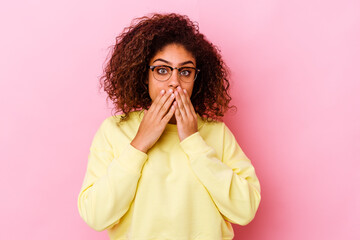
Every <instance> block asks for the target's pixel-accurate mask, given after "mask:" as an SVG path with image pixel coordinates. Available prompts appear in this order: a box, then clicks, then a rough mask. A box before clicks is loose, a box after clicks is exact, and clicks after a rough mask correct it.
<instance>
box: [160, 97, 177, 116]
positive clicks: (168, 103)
mask: <svg viewBox="0 0 360 240" xmlns="http://www.w3.org/2000/svg"><path fill="white" fill-rule="evenodd" d="M174 100H175V95H174V93H172V94H171V95H170V97H169V98H168V99H167V100H166V102H165V103H164V105H163V107H162V108H161V109H162V111H163V113H164V114H162V113H160V116H161V117H165V116H166V114H167V113H168V112H169V111H170V109H169V108H170V107H171V106H172V104H173V102H174Z"/></svg>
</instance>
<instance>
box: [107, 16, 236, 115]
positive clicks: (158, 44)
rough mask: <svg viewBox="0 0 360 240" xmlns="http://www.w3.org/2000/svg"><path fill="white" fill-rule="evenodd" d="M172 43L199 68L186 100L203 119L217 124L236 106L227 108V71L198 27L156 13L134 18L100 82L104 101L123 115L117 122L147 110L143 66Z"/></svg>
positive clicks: (119, 38)
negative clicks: (139, 111)
mask: <svg viewBox="0 0 360 240" xmlns="http://www.w3.org/2000/svg"><path fill="white" fill-rule="evenodd" d="M173 43H175V44H180V45H182V46H183V47H184V48H185V49H186V50H187V51H189V52H190V53H192V55H193V56H194V58H195V60H196V66H197V68H199V69H201V71H200V72H199V75H198V76H197V79H196V80H195V82H194V87H193V94H192V95H191V98H190V99H191V102H192V104H193V106H194V109H195V111H196V112H197V113H198V114H199V116H200V117H201V119H203V120H205V121H209V122H211V121H213V120H220V119H221V117H223V116H224V113H225V112H226V111H227V110H228V109H229V108H233V107H235V106H230V107H229V102H230V101H231V97H230V95H229V93H228V90H229V87H230V84H229V80H228V78H229V69H228V67H227V66H226V64H225V63H224V61H223V60H222V57H221V55H220V50H219V49H218V48H217V47H216V46H215V45H213V44H212V43H211V42H209V41H208V40H207V39H206V37H205V36H204V35H203V34H201V33H199V27H198V23H197V22H192V21H191V20H190V19H189V18H188V16H186V15H180V14H176V13H170V14H159V13H155V14H152V16H150V17H148V16H144V17H140V18H135V19H134V20H133V21H132V22H131V24H130V26H129V27H126V28H125V29H124V30H123V32H122V33H121V34H120V35H119V36H117V37H116V44H115V45H114V46H113V48H112V51H111V53H110V55H111V57H110V59H109V60H108V62H107V63H106V67H105V68H104V74H103V75H102V76H101V78H100V88H103V87H104V91H106V92H107V94H108V97H107V100H109V99H110V100H111V101H112V102H113V104H114V108H113V110H116V112H115V114H116V113H118V112H122V113H123V115H122V116H121V119H120V122H121V121H122V120H126V119H127V118H128V115H129V113H130V112H132V111H135V110H140V109H148V108H149V107H150V105H151V103H152V101H151V98H150V95H149V89H148V86H147V84H146V82H147V78H148V71H149V70H148V68H147V65H148V63H149V61H150V59H151V58H152V57H154V56H155V55H156V53H158V51H160V50H162V49H163V48H164V47H165V46H167V45H168V44H173ZM235 109H236V107H235Z"/></svg>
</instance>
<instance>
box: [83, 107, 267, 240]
mask: <svg viewBox="0 0 360 240" xmlns="http://www.w3.org/2000/svg"><path fill="white" fill-rule="evenodd" d="M118 116H120V115H117V116H111V117H108V118H107V119H105V120H104V121H103V123H102V124H101V126H100V128H99V129H98V131H97V132H96V134H95V137H94V139H93V141H92V144H91V147H90V153H89V156H88V165H87V171H86V175H85V179H84V182H83V185H82V188H81V191H80V194H79V196H78V209H79V212H80V215H81V217H82V218H83V219H84V221H85V222H86V223H87V224H88V225H89V226H90V227H92V228H93V229H95V230H97V231H102V230H104V229H107V231H108V234H109V237H110V239H112V240H115V239H116V240H120V239H132V240H155V239H156V240H163V239H164V240H165V239H172V240H191V239H197V240H214V239H233V237H234V232H233V229H232V226H231V224H230V222H231V223H235V224H239V225H246V224H248V223H249V222H250V221H251V220H252V219H253V218H254V216H255V213H256V211H257V209H258V206H259V203H260V199H261V197H260V184H259V181H258V178H257V176H256V174H255V170H254V167H253V166H252V164H251V162H250V160H249V159H248V158H247V157H246V155H245V154H244V152H243V151H242V150H241V148H240V147H239V145H238V143H237V142H236V139H235V137H234V136H233V134H232V133H231V131H230V130H229V129H228V127H227V126H226V125H225V124H224V123H223V122H213V123H208V122H204V121H202V120H201V118H200V116H199V115H198V132H196V133H194V134H192V135H190V136H188V137H187V138H185V139H184V140H183V141H181V142H180V140H179V137H178V134H177V126H176V125H175V124H167V125H166V128H165V130H164V132H163V134H162V135H161V137H160V138H159V140H158V141H157V142H156V143H155V145H154V146H153V147H152V148H151V149H150V150H149V151H148V152H147V153H144V152H142V151H140V150H138V149H136V148H134V147H133V146H132V145H131V144H130V142H131V141H132V139H133V138H134V137H135V135H136V133H137V130H138V128H139V124H140V122H141V119H142V117H143V112H142V111H135V112H132V113H130V116H129V119H128V120H127V121H126V122H124V123H122V124H120V125H117V121H118V119H117V117H118Z"/></svg>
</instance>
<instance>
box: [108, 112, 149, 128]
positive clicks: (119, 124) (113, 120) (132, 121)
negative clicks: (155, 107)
mask: <svg viewBox="0 0 360 240" xmlns="http://www.w3.org/2000/svg"><path fill="white" fill-rule="evenodd" d="M142 113H143V112H142V111H133V112H130V113H129V115H128V118H127V119H126V120H122V121H120V120H121V118H122V117H124V116H125V114H118V115H113V116H109V117H107V118H105V119H104V120H103V122H102V123H101V128H103V129H110V130H113V129H114V128H116V129H119V128H132V127H137V126H138V125H139V124H140V122H141V119H142V117H143V114H142Z"/></svg>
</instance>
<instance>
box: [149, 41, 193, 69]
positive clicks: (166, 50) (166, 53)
mask: <svg viewBox="0 0 360 240" xmlns="http://www.w3.org/2000/svg"><path fill="white" fill-rule="evenodd" d="M158 58H161V59H164V60H166V61H168V62H171V63H173V64H178V63H182V62H185V61H193V62H194V63H195V58H194V56H193V54H192V53H191V52H189V51H188V50H186V49H185V48H184V47H183V46H182V45H180V44H169V45H166V46H164V47H163V48H162V49H161V50H160V51H158V52H157V53H156V54H155V55H154V57H153V58H152V59H151V60H150V61H151V63H152V62H153V61H155V60H156V59H158Z"/></svg>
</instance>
